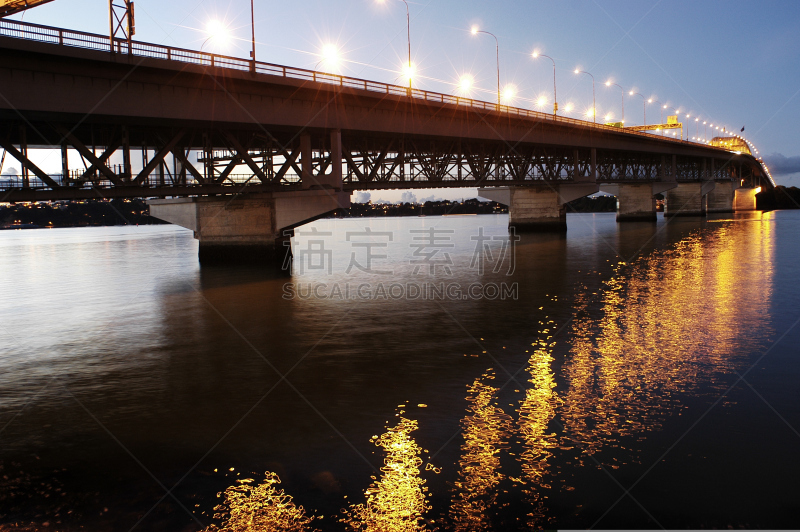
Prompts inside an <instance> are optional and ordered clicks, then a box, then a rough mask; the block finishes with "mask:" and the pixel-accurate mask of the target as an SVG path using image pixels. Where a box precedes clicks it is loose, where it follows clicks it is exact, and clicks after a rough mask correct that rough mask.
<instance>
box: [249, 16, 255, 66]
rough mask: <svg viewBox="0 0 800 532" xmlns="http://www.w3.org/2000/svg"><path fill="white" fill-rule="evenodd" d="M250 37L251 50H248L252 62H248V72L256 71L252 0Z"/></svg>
mask: <svg viewBox="0 0 800 532" xmlns="http://www.w3.org/2000/svg"><path fill="white" fill-rule="evenodd" d="M250 39H251V43H252V46H253V48H252V50H251V51H250V57H252V58H253V62H252V63H251V64H250V72H255V71H256V17H255V9H254V8H253V0H250Z"/></svg>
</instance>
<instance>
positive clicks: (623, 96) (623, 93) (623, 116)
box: [606, 81, 625, 127]
mask: <svg viewBox="0 0 800 532" xmlns="http://www.w3.org/2000/svg"><path fill="white" fill-rule="evenodd" d="M611 85H614V86H615V87H619V90H620V91H622V126H623V127H625V89H623V88H622V87H621V86H620V85H617V84H616V83H611V81H606V87H610V86H611Z"/></svg>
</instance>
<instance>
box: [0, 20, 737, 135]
mask: <svg viewBox="0 0 800 532" xmlns="http://www.w3.org/2000/svg"><path fill="white" fill-rule="evenodd" d="M0 37H11V38H15V39H25V40H29V41H38V42H44V43H49V44H57V45H60V46H69V47H75V48H84V49H89V50H100V51H108V52H112V51H113V52H114V53H117V54H125V55H130V56H132V57H147V58H153V59H163V60H166V61H178V62H181V63H191V64H196V65H202V66H208V67H215V68H228V69H233V70H239V71H253V70H254V71H255V72H256V73H259V74H268V75H272V76H279V77H283V78H291V79H299V80H303V81H310V82H316V83H327V84H331V85H338V86H340V87H348V88H353V89H361V90H365V91H369V92H378V93H383V94H388V95H394V96H407V97H410V98H415V99H420V100H425V101H429V102H439V103H443V104H452V105H457V106H466V107H470V108H474V109H480V110H484V111H499V112H504V113H507V114H512V115H517V116H521V117H527V118H535V119H537V120H547V121H552V122H556V123H565V124H574V125H579V126H581V127H591V128H595V129H598V130H605V131H613V132H615V133H625V134H627V135H635V136H639V137H650V138H656V139H659V140H667V141H670V142H676V143H683V144H698V143H695V142H691V141H688V140H680V139H675V138H670V137H666V136H662V135H657V134H654V133H647V132H643V131H626V130H624V129H621V128H618V127H615V126H607V125H605V124H597V123H595V122H589V121H586V120H580V119H577V118H569V117H566V116H558V115H553V114H549V113H542V112H539V111H532V110H529V109H522V108H519V107H512V106H507V105H500V104H496V103H490V102H485V101H482V100H474V99H472V98H465V97H461V96H454V95H451V94H443V93H439V92H431V91H425V90H421V89H414V88H409V87H403V86H400V85H393V84H390V83H382V82H380V81H371V80H367V79H360V78H353V77H349V76H342V75H339V74H331V73H327V72H318V71H315V70H307V69H303V68H296V67H288V66H283V65H275V64H271V63H264V62H261V61H251V60H248V59H242V58H238V57H231V56H226V55H219V54H212V53H209V52H203V51H199V50H188V49H185V48H175V47H172V46H164V45H161V44H152V43H144V42H138V41H133V42H132V43H131V44H130V45H129V44H128V41H126V40H123V39H115V40H114V41H113V43H111V42H110V41H109V38H108V36H104V35H98V34H94V33H86V32H82V31H74V30H67V29H63V28H54V27H50V26H42V25H39V24H31V23H27V22H19V21H15V20H5V19H0ZM701 145H702V146H706V147H708V146H707V145H706V144H701ZM722 151H724V150H722Z"/></svg>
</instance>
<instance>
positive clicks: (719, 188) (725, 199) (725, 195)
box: [706, 181, 736, 213]
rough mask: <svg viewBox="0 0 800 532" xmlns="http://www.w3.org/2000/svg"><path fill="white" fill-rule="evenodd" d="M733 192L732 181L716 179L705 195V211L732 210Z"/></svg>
mask: <svg viewBox="0 0 800 532" xmlns="http://www.w3.org/2000/svg"><path fill="white" fill-rule="evenodd" d="M735 192H736V191H735V189H734V185H733V181H717V183H716V186H715V187H714V190H712V191H711V192H709V193H708V196H707V197H706V212H708V213H714V212H733V210H734V209H733V199H734V195H735Z"/></svg>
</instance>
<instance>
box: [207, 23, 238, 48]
mask: <svg viewBox="0 0 800 532" xmlns="http://www.w3.org/2000/svg"><path fill="white" fill-rule="evenodd" d="M206 33H207V34H208V37H207V38H206V40H204V41H203V44H201V45H200V50H201V51H202V50H203V47H204V46H205V45H206V44H207V43H208V41H214V42H216V43H217V46H220V45H222V46H224V45H226V44H227V43H228V42H229V41H230V38H231V34H230V30H228V26H226V25H225V23H224V22H222V21H220V20H216V19H214V20H209V21H208V23H207V24H206Z"/></svg>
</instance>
